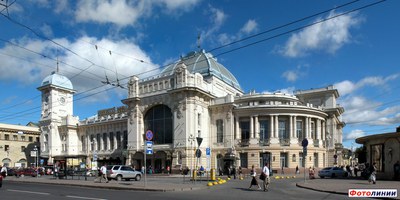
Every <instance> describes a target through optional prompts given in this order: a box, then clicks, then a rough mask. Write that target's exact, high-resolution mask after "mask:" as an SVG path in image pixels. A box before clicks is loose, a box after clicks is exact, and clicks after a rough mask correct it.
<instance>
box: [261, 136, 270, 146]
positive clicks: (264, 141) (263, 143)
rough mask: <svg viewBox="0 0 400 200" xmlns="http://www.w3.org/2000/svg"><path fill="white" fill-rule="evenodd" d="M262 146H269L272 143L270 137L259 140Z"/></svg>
mask: <svg viewBox="0 0 400 200" xmlns="http://www.w3.org/2000/svg"><path fill="white" fill-rule="evenodd" d="M259 144H260V146H269V144H270V139H269V138H268V139H260V141H259Z"/></svg>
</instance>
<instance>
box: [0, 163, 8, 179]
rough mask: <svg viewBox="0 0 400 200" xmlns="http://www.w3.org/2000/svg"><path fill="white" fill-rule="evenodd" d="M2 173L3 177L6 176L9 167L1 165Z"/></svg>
mask: <svg viewBox="0 0 400 200" xmlns="http://www.w3.org/2000/svg"><path fill="white" fill-rule="evenodd" d="M0 167H1V165H0ZM0 173H1V176H2V177H3V178H6V177H7V167H6V166H3V167H1V170H0Z"/></svg>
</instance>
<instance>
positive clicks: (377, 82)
mask: <svg viewBox="0 0 400 200" xmlns="http://www.w3.org/2000/svg"><path fill="white" fill-rule="evenodd" d="M399 77H400V74H393V75H390V76H387V77H382V76H370V77H365V78H363V79H361V80H360V81H358V82H356V83H354V82H352V81H349V80H344V81H341V82H338V83H335V84H334V86H335V88H337V89H338V91H339V94H340V95H343V96H344V95H347V94H350V93H352V92H354V91H356V90H358V89H360V88H363V87H367V86H386V85H387V83H388V82H389V81H393V80H396V79H398V78H399Z"/></svg>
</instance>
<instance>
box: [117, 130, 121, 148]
mask: <svg viewBox="0 0 400 200" xmlns="http://www.w3.org/2000/svg"><path fill="white" fill-rule="evenodd" d="M120 148H121V133H120V132H119V131H118V132H117V149H120Z"/></svg>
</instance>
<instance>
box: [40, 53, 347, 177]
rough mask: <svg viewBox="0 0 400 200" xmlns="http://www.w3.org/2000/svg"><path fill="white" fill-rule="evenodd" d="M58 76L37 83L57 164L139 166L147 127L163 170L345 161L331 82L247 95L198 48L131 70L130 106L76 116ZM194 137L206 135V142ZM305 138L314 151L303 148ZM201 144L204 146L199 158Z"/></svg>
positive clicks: (49, 149) (46, 150)
mask: <svg viewBox="0 0 400 200" xmlns="http://www.w3.org/2000/svg"><path fill="white" fill-rule="evenodd" d="M58 79H60V80H58ZM61 79H66V78H65V77H63V76H60V75H58V74H53V75H50V76H49V77H47V78H46V79H45V80H44V81H43V83H42V86H41V87H39V88H38V89H39V90H40V91H41V92H42V101H43V104H42V110H43V111H42V118H41V121H40V124H41V127H42V131H43V133H42V137H41V141H42V156H43V157H46V158H48V162H49V163H50V164H51V163H54V162H55V161H57V160H60V161H61V162H65V163H66V164H67V165H74V163H81V162H84V163H86V164H87V165H89V164H92V163H93V161H95V162H102V163H108V164H130V165H134V166H135V167H136V168H140V167H141V166H142V165H143V164H144V154H143V152H144V151H145V137H144V133H145V132H146V131H147V130H151V131H152V132H153V133H154V138H153V140H152V141H153V143H154V145H153V151H154V152H153V154H152V155H147V163H148V164H147V165H151V166H152V168H153V169H154V170H155V171H156V172H157V171H160V170H162V169H165V168H166V167H167V166H171V167H172V169H179V168H181V167H186V166H187V167H189V168H194V167H196V166H197V167H199V166H204V167H205V168H217V169H226V168H228V167H232V166H235V167H238V166H241V167H242V168H250V167H251V166H252V165H254V166H255V167H256V168H259V167H260V166H262V165H263V164H264V163H265V162H268V163H270V164H271V166H272V168H273V169H281V168H282V167H283V168H285V169H286V168H289V169H294V168H295V167H296V166H299V167H301V166H304V163H305V166H306V167H309V166H311V167H325V166H330V165H334V164H340V162H341V161H340V158H341V156H339V155H338V154H340V152H341V148H342V128H343V126H344V125H345V124H344V123H343V122H342V121H341V115H342V113H343V112H344V109H343V108H342V107H340V106H339V105H338V104H337V103H336V99H337V98H338V97H339V93H338V91H337V90H336V89H334V88H333V87H332V86H328V87H326V88H319V89H312V90H302V91H296V92H295V94H294V95H288V94H283V93H273V94H264V93H256V92H251V93H249V94H244V93H243V91H242V89H241V87H240V84H239V83H238V81H237V80H236V78H235V77H234V76H233V75H232V74H231V73H230V72H229V71H228V70H227V69H226V68H225V67H224V66H223V65H221V64H220V63H218V62H217V61H216V60H215V59H214V58H213V56H212V55H211V54H210V53H206V52H205V51H198V52H191V53H189V54H188V55H186V56H184V57H181V59H180V60H179V61H177V62H176V63H175V64H172V65H170V66H167V67H166V68H165V69H164V70H163V71H162V72H161V73H160V74H159V75H158V76H154V77H151V78H148V79H143V80H141V79H139V78H138V77H136V76H133V77H131V79H130V81H129V83H128V90H129V91H128V96H127V98H126V99H123V100H122V102H123V103H124V104H125V105H126V106H124V107H119V108H111V109H104V110H99V111H98V114H97V115H96V116H94V117H92V118H88V119H85V120H81V121H79V120H78V118H77V117H73V115H72V114H73V113H72V105H73V104H72V102H73V101H72V98H73V93H74V90H73V88H72V84H71V82H70V81H61ZM67 83H68V84H67ZM196 138H202V143H201V145H200V146H199V147H198V144H197V139H196ZM305 138H306V139H307V140H308V147H307V150H308V153H307V156H305V155H303V147H302V146H301V142H302V141H303V139H305ZM197 148H199V149H200V150H201V151H202V154H201V157H200V158H199V159H197V158H196V157H195V153H194V152H195V150H196V149H197ZM207 149H209V152H210V153H209V154H206V150H207ZM303 157H305V160H304V162H303ZM68 159H72V160H68ZM73 159H76V161H73Z"/></svg>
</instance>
